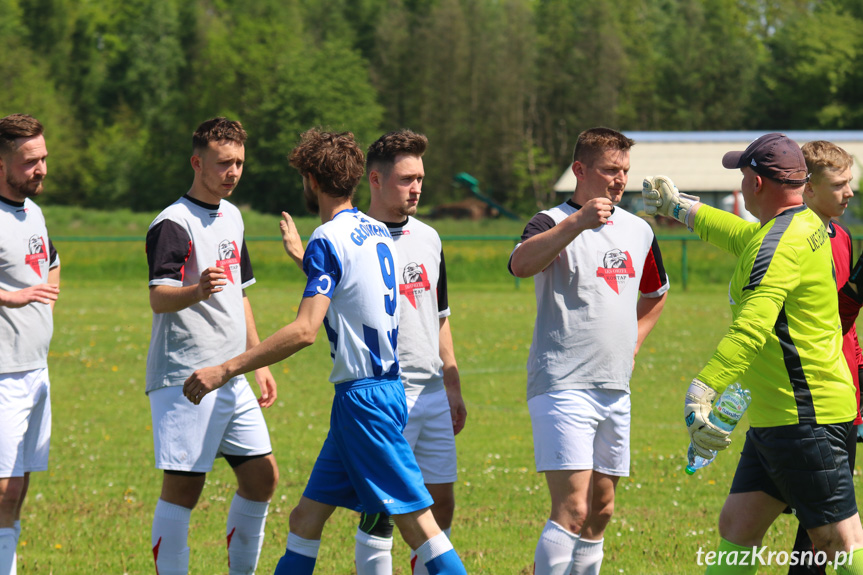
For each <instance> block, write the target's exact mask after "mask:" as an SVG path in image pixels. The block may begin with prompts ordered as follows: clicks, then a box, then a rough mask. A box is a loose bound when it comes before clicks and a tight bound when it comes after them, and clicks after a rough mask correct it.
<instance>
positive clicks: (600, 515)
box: [592, 501, 614, 526]
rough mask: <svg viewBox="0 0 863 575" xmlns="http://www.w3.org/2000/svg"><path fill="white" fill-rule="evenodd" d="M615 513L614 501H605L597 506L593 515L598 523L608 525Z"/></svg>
mask: <svg viewBox="0 0 863 575" xmlns="http://www.w3.org/2000/svg"><path fill="white" fill-rule="evenodd" d="M612 515H614V501H609V502H605V503H603V504H602V505H600V506H595V507H594V509H593V513H592V516H593V518H594V519H595V520H596V522H597V523H599V524H601V525H603V526H604V525H607V524H608V522H609V521H611V516H612Z"/></svg>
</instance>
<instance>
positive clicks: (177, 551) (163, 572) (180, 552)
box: [150, 499, 192, 575]
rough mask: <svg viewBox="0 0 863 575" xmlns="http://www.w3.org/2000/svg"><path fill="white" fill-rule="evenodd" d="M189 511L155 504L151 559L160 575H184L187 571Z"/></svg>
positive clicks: (165, 502)
mask: <svg viewBox="0 0 863 575" xmlns="http://www.w3.org/2000/svg"><path fill="white" fill-rule="evenodd" d="M191 516H192V510H191V509H187V508H186V507H182V506H180V505H174V504H173V503H168V502H167V501H162V500H161V499H159V501H158V502H157V503H156V513H155V514H154V515H153V531H152V535H151V538H150V542H151V544H152V545H153V559H154V560H155V562H156V569H157V570H158V571H159V575H186V573H188V571H189V545H188V542H189V518H190V517H191Z"/></svg>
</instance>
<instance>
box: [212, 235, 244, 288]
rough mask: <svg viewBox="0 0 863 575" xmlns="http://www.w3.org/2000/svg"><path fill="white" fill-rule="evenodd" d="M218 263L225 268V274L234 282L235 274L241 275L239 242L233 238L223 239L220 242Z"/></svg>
mask: <svg viewBox="0 0 863 575" xmlns="http://www.w3.org/2000/svg"><path fill="white" fill-rule="evenodd" d="M216 265H217V266H218V267H220V268H222V269H223V270H225V275H226V276H228V280H229V281H230V282H231V283H232V284H233V283H237V282H235V281H234V274H237V276H239V275H240V250H238V249H237V242H234V241H231V240H222V241H221V242H219V259H218V260H217V261H216Z"/></svg>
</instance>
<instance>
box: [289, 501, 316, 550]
mask: <svg viewBox="0 0 863 575" xmlns="http://www.w3.org/2000/svg"><path fill="white" fill-rule="evenodd" d="M288 526H289V528H290V531H291V533H293V534H294V535H299V536H300V537H302V538H303V539H310V540H312V541H315V540H318V539H320V538H321V535H322V534H323V531H324V525H323V523H320V522H319V521H318V520H317V517H316V516H315V514H314V513H309V512H307V511H306V510H305V509H303V506H302V505H297V506H296V507H294V509H293V510H292V511H291V515H290V517H289V518H288Z"/></svg>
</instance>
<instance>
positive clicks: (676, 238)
mask: <svg viewBox="0 0 863 575" xmlns="http://www.w3.org/2000/svg"><path fill="white" fill-rule="evenodd" d="M51 239H52V241H55V242H93V243H104V242H141V243H142V244H143V243H144V237H142V236H56V237H52V238H51ZM302 239H303V240H304V241H306V240H308V239H309V238H308V236H302ZM656 239H657V240H658V241H660V242H680V274H681V278H680V283H681V286H682V288H683V289H684V290H686V289H687V287H688V285H689V250H688V247H687V246H688V244H689V242H700V241H701V238H699V237H698V236H696V235H695V234H691V235H688V236H680V235H659V234H658V235H657V236H656ZM851 239H852V240H853V241H854V242H855V248H856V253H858V254H859V253H860V245H861V242H863V235H860V234H852V236H851ZM441 240H442V241H444V242H450V241H452V242H456V241H458V242H492V241H495V242H510V243H512V244H513V245H515V244H517V243H518V242H519V241H520V240H521V236H508V235H494V236H491V235H490V236H476V235H446V236H441ZM246 241H250V242H280V241H282V238H281V236H248V237H247V238H246ZM519 285H520V280H519V278H515V287H516V288H518V287H519Z"/></svg>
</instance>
